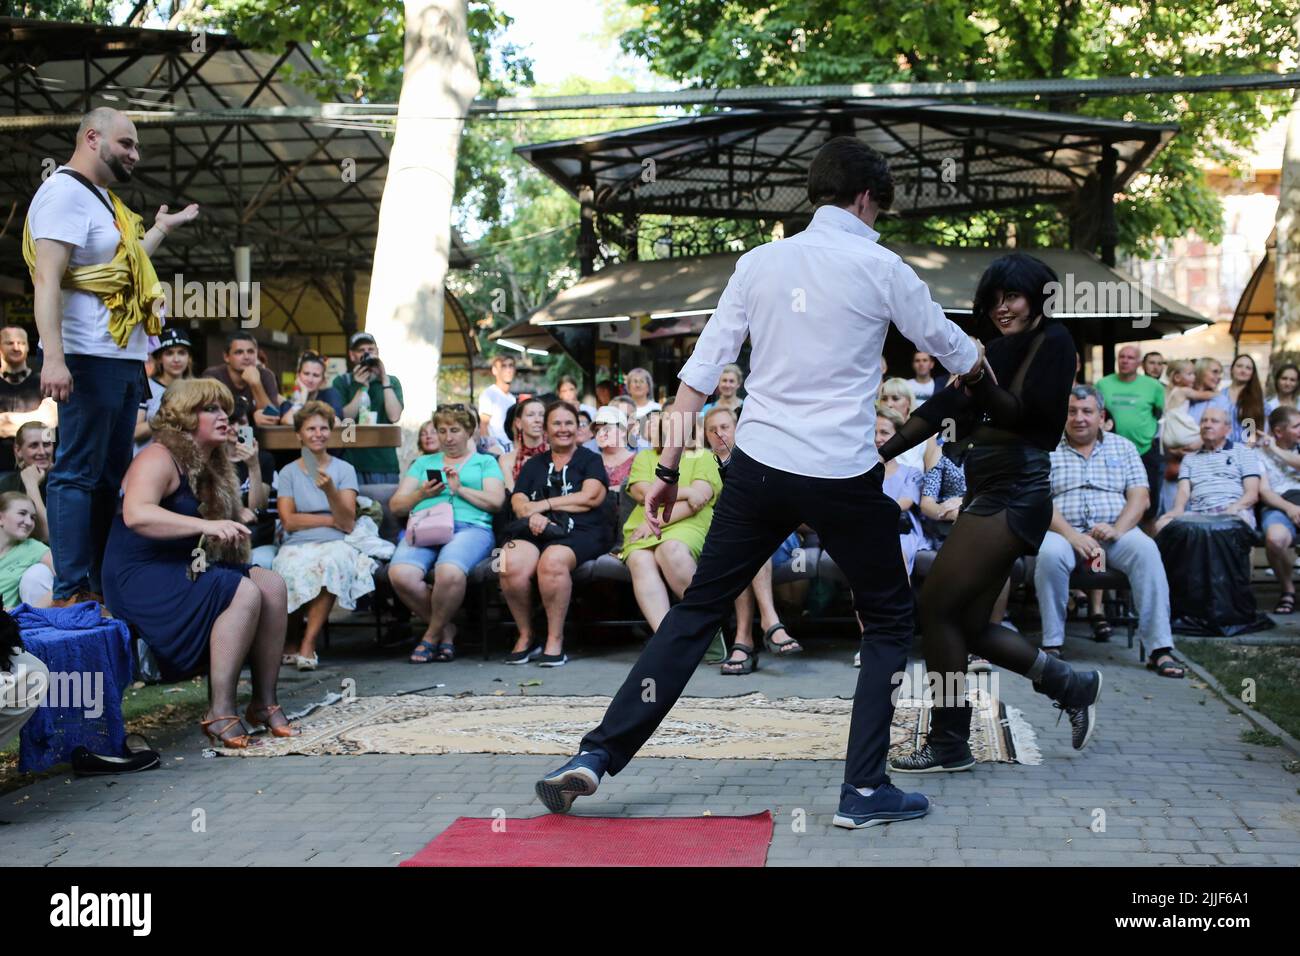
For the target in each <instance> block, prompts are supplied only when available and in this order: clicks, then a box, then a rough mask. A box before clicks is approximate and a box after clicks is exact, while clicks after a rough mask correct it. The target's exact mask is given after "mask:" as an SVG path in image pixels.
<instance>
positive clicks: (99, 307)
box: [27, 166, 148, 362]
mask: <svg viewBox="0 0 1300 956" xmlns="http://www.w3.org/2000/svg"><path fill="white" fill-rule="evenodd" d="M59 168H60V169H63V168H64V167H62V166H60V167H59ZM98 191H99V193H100V194H101V195H102V196H103V197H104V199H105V200H106V201H107V200H108V190H107V189H99V190H98ZM27 221H28V222H29V223H30V224H31V228H32V239H34V240H35V239H57V240H58V241H59V242H66V243H70V244H71V245H73V246H74V247H75V248H74V249H73V250H72V256H71V258H70V260H69V264H70V265H72V266H88V265H95V264H97V263H101V262H110V261H112V259H113V255H114V254H115V253H116V252H117V247H118V243H119V242H121V238H122V237H121V234H120V233H119V232H118V231H117V224H116V222H114V220H113V216H112V214H111V213H110V212H109V211H108V209H107V208H106V207H105V206H104V203H102V202H100V201H99V200H98V199H96V198H95V197H94V196H92V195H91V194H90V190H89V189H87V188H86V187H85V186H84V185H82V184H81V183H79V182H78V181H77V180H76V179H74V178H73V177H72V176H69V175H67V174H65V173H60V172H57V171H56V172H54V173H51V174H50V177H49V178H48V179H46V180H45V182H43V183H41V188H40V189H38V190H36V195H35V196H33V197H32V203H31V208H30V209H28V211H27ZM147 339H148V337H147V336H146V334H145V331H144V324H143V323H141V324H140V325H137V326H136V327H135V329H134V330H132V332H131V337H130V339H128V340H127V344H126V348H124V349H122V348H118V347H117V343H116V342H114V341H113V337H112V336H111V335H109V334H108V306H106V305H104V301H103V300H102V299H101V298H100V297H99V296H97V295H95V294H94V293H93V292H76V291H73V290H70V289H64V290H63V352H64V354H65V355H98V356H102V357H104V358H118V359H135V360H137V361H140V362H143V361H144V360H145V358H147V357H148V342H147Z"/></svg>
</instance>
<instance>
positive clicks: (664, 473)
mask: <svg viewBox="0 0 1300 956" xmlns="http://www.w3.org/2000/svg"><path fill="white" fill-rule="evenodd" d="M655 477H656V478H658V479H660V480H661V481H663V482H664V483H666V484H669V485H675V484H677V482H678V481H679V480H680V479H681V477H682V474H681V471H679V470H678V469H676V468H669V467H668V466H667V465H656V466H655Z"/></svg>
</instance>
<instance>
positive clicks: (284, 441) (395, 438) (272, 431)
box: [256, 425, 402, 451]
mask: <svg viewBox="0 0 1300 956" xmlns="http://www.w3.org/2000/svg"><path fill="white" fill-rule="evenodd" d="M345 431H347V432H350V434H349V436H348V437H350V438H351V439H352V440H351V441H344V440H343V436H344V432H345ZM256 434H257V442H258V444H259V445H260V446H261V447H262V448H263V449H264V450H266V451H297V450H298V449H299V448H300V447H302V445H301V443H300V442H299V441H298V433H297V432H296V431H294V430H293V428H292V427H291V426H289V425H268V426H265V427H260V428H258V429H256ZM401 445H402V426H401V425H349V426H346V427H343V428H340V427H337V426H336V427H335V428H334V429H333V430H331V431H330V440H329V444H328V445H327V446H326V447H327V448H400V447H401Z"/></svg>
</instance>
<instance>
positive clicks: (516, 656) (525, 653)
mask: <svg viewBox="0 0 1300 956" xmlns="http://www.w3.org/2000/svg"><path fill="white" fill-rule="evenodd" d="M541 653H542V645H540V644H534V645H533V646H532V647H529V648H526V649H524V650H522V651H515V652H514V653H513V654H507V655H506V663H507V664H527V663H528V662H529V661H531V660H532V659H533V658H534V657H537V656H538V655H539V654H541Z"/></svg>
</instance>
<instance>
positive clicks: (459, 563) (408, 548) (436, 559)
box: [388, 521, 494, 575]
mask: <svg viewBox="0 0 1300 956" xmlns="http://www.w3.org/2000/svg"><path fill="white" fill-rule="evenodd" d="M452 530H453V534H452V537H451V540H450V541H448V542H447V543H446V544H444V545H441V546H439V547H436V548H417V547H415V546H414V545H411V544H407V543H406V542H405V541H403V542H402V543H401V544H399V545H398V546H397V550H396V551H395V552H394V553H393V557H392V560H390V561H389V562H388V563H389V566H390V567H391V566H392V565H394V564H413V565H415V566H416V567H417V568H419V569H420V570H422V571H423V572H424V573H425V574H428V573H429V569H430V568H431V567H433V566H434V565H435V564H450V565H453V566H454V567H457V568H460V570H461V571H462V573H464V574H466V575H468V574H469V573H470V572H471V571H473V570H474V566H475V565H477V564H478V563H479V562H480V561H482V560H483V559H484V558H486V557H487V556H488V555H490V554H491V553H492V544H493V540H494V539H493V536H492V529H491V528H485V527H483V526H482V525H481V524H474V523H472V522H469V521H457V522H455V523H454V524H453V525H452Z"/></svg>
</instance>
